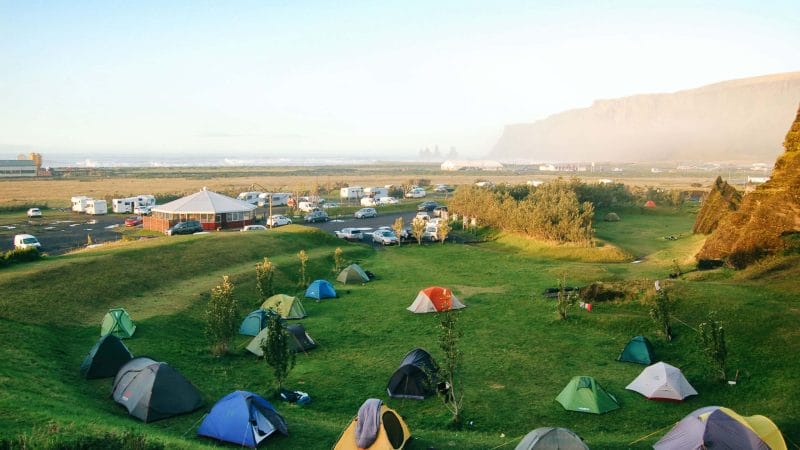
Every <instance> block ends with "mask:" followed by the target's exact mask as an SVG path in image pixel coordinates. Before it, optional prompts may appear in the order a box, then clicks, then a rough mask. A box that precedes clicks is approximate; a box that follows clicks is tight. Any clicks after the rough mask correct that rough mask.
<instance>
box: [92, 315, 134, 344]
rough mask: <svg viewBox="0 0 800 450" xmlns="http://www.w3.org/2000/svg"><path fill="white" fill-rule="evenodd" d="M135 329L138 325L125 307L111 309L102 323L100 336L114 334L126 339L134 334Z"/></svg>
mask: <svg viewBox="0 0 800 450" xmlns="http://www.w3.org/2000/svg"><path fill="white" fill-rule="evenodd" d="M135 331H136V325H135V324H134V323H133V319H131V315H130V314H128V311H125V308H113V309H109V310H108V312H107V313H106V315H105V316H104V317H103V323H102V324H101V325H100V336H105V335H107V334H113V335H114V336H116V337H118V338H120V339H125V338H129V337H131V336H133V333H134V332H135Z"/></svg>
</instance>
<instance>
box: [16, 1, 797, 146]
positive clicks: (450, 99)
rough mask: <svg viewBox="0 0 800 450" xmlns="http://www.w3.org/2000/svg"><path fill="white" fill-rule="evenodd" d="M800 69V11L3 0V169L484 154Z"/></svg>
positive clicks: (700, 6) (647, 4)
mask: <svg viewBox="0 0 800 450" xmlns="http://www.w3.org/2000/svg"><path fill="white" fill-rule="evenodd" d="M794 70H800V1H798V0H787V1H772V0H771V1H766V2H764V1H749V2H746V1H731V0H725V1H691V2H688V1H674V0H673V1H668V2H665V1H644V0H636V1H594V2H590V1H572V2H569V1H552V2H551V1H519V2H515V1H482V2H471V1H465V0H458V1H452V2H450V1H446V2H445V1H427V0H425V1H412V0H403V1H396V2H388V1H386V2H385V1H363V2H361V1H345V2H336V1H302V0H291V1H269V0H260V1H253V2H245V1H230V2H229V1H224V2H220V1H214V2H202V1H197V0H192V1H185V2H184V1H174V0H170V1H154V2H146V1H138V2H108V1H102V0H98V1H64V2H59V1H41V2H39V1H33V0H16V1H5V0H0V159H2V158H3V157H13V156H14V155H15V154H16V153H17V152H18V151H30V150H38V151H42V152H44V153H45V156H47V155H48V154H49V155H51V156H55V155H57V154H59V153H66V152H68V153H80V152H87V154H88V153H98V152H102V153H111V152H116V153H117V154H120V155H142V154H153V155H178V154H209V155H216V156H236V155H245V154H246V155H260V156H280V155H290V156H291V155H298V154H309V153H314V154H330V155H339V154H367V155H375V156H376V157H379V158H384V159H390V158H393V157H398V158H399V157H402V156H403V155H416V153H417V151H418V150H419V149H420V148H423V147H431V148H433V146H434V145H439V146H440V147H441V148H442V149H445V150H446V149H449V148H450V146H455V147H456V148H457V150H458V151H459V153H461V154H462V155H465V156H466V155H481V154H484V153H486V152H488V151H489V149H490V148H491V146H492V145H493V144H494V142H495V141H496V140H497V138H498V137H499V135H500V133H501V132H502V129H503V126H504V125H506V124H509V123H516V122H531V121H533V120H536V119H539V118H543V117H545V116H547V115H549V114H552V113H555V112H558V111H561V110H564V109H569V108H575V107H582V106H588V105H589V104H590V103H591V102H592V101H593V100H594V99H598V98H612V97H620V96H626V95H631V94H637V93H649V92H670V91H675V90H681V89H686V88H692V87H698V86H701V85H704V84H709V83H713V82H717V81H722V80H726V79H732V78H741V77H748V76H754V75H763V74H769V73H776V72H786V71H794Z"/></svg>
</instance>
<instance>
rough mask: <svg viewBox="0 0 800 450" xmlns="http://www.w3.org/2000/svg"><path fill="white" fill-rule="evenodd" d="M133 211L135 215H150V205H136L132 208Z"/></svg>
mask: <svg viewBox="0 0 800 450" xmlns="http://www.w3.org/2000/svg"><path fill="white" fill-rule="evenodd" d="M133 213H134V214H136V215H137V216H149V215H150V207H149V206H137V207H135V208H133Z"/></svg>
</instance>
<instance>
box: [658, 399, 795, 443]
mask: <svg viewBox="0 0 800 450" xmlns="http://www.w3.org/2000/svg"><path fill="white" fill-rule="evenodd" d="M653 448H654V449H655V450H683V449H687V448H688V449H700V448H736V449H752V450H769V449H771V450H786V442H785V441H784V440H783V435H782V434H781V431H780V430H779V429H778V427H777V426H775V424H774V423H773V422H772V421H771V420H769V419H768V418H767V417H764V416H759V415H756V416H748V417H743V416H740V415H739V414H737V413H736V412H735V411H733V410H731V409H728V408H723V407H719V406H707V407H705V408H700V409H697V410H695V411H692V412H691V413H689V415H687V416H686V417H684V418H683V419H681V421H680V422H678V423H677V424H676V425H675V426H674V427H673V428H672V429H671V430H670V431H669V432H668V433H667V434H666V435H664V437H662V438H661V439H660V440H659V441H658V442H656V443H655V445H653Z"/></svg>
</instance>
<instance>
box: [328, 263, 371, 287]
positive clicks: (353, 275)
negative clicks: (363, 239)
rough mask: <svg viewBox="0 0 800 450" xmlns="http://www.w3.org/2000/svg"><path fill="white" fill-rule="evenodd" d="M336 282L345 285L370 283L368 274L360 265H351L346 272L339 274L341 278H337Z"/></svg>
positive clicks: (346, 268) (345, 269)
mask: <svg viewBox="0 0 800 450" xmlns="http://www.w3.org/2000/svg"><path fill="white" fill-rule="evenodd" d="M336 280H337V281H339V282H341V283H343V284H347V283H366V282H367V281H369V277H368V276H367V273H366V272H364V269H362V268H361V267H360V266H359V265H358V264H350V265H349V266H347V267H345V268H344V270H342V271H341V272H339V276H338V277H336Z"/></svg>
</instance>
